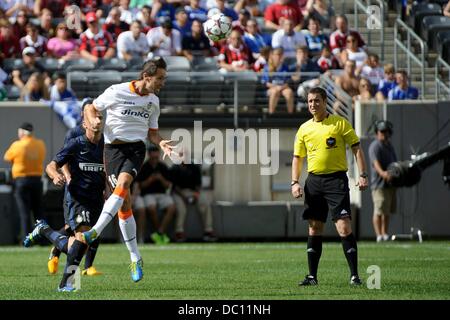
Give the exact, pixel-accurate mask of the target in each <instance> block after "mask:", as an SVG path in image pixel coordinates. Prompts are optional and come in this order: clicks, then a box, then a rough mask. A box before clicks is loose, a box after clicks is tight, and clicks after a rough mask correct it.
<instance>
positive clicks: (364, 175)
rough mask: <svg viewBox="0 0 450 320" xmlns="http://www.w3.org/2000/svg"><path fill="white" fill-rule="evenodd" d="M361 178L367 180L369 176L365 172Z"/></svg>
mask: <svg viewBox="0 0 450 320" xmlns="http://www.w3.org/2000/svg"><path fill="white" fill-rule="evenodd" d="M359 176H360V177H361V178H364V179H367V177H368V176H369V175H368V174H367V172H363V173H361V174H360V175H359Z"/></svg>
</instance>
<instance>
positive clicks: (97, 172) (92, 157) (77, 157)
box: [53, 135, 105, 201]
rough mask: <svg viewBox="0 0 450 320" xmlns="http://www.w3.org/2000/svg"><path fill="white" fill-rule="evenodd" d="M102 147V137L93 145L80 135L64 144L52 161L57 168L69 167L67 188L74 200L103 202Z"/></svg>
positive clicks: (84, 136)
mask: <svg viewBox="0 0 450 320" xmlns="http://www.w3.org/2000/svg"><path fill="white" fill-rule="evenodd" d="M103 147H104V140H103V136H102V138H101V140H100V141H99V143H98V144H93V143H91V142H90V141H89V140H88V139H87V137H86V135H81V136H78V137H75V138H72V139H70V140H68V141H67V142H66V143H64V146H63V147H62V149H61V150H60V151H59V152H58V153H57V154H56V156H55V158H54V159H53V160H54V161H55V162H56V163H57V164H58V166H59V167H62V166H63V165H65V164H66V163H67V164H68V165H69V171H70V175H71V180H70V183H69V186H68V187H67V188H68V190H69V192H70V194H71V195H72V196H73V197H74V198H76V197H82V198H83V199H86V200H93V201H103V190H104V189H105V173H104V169H103Z"/></svg>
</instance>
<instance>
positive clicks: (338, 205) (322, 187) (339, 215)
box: [303, 171, 351, 222]
mask: <svg viewBox="0 0 450 320" xmlns="http://www.w3.org/2000/svg"><path fill="white" fill-rule="evenodd" d="M304 190H305V211H304V212H303V219H305V220H310V219H312V220H318V221H322V222H326V221H327V216H328V212H330V214H331V218H332V220H333V221H334V222H336V221H337V220H339V219H343V218H350V219H351V212H350V189H349V187H348V178H347V173H346V172H344V171H341V172H334V173H330V174H322V175H316V174H312V173H309V174H308V178H306V182H305V189H304Z"/></svg>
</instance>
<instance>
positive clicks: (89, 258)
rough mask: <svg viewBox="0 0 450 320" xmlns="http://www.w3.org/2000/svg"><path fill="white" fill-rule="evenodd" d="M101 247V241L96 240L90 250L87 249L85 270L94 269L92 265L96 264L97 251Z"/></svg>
mask: <svg viewBox="0 0 450 320" xmlns="http://www.w3.org/2000/svg"><path fill="white" fill-rule="evenodd" d="M99 245H100V240H99V239H95V241H94V242H92V243H91V244H90V245H89V248H88V249H87V252H86V258H85V259H84V269H88V268H90V267H92V265H93V264H94V259H95V255H96V254H97V249H98V246H99Z"/></svg>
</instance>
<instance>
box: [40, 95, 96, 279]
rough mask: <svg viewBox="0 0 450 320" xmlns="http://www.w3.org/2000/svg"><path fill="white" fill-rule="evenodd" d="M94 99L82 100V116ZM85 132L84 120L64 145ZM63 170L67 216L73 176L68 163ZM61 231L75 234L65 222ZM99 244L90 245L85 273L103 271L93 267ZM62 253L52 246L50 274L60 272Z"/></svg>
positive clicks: (71, 234)
mask: <svg viewBox="0 0 450 320" xmlns="http://www.w3.org/2000/svg"><path fill="white" fill-rule="evenodd" d="M93 101H94V99H92V98H89V97H87V98H84V99H83V101H82V102H81V115H82V116H83V111H84V107H85V106H86V105H88V104H91V103H92V102H93ZM85 133H86V130H85V129H84V127H83V122H81V123H80V124H79V125H77V126H76V127H74V128H72V129H70V130H69V131H67V133H66V137H65V139H64V145H67V144H68V142H69V140H71V139H73V138H76V137H79V136H83V135H84V134H85ZM61 170H62V173H63V174H64V176H65V178H66V186H65V188H64V200H63V201H64V202H63V207H64V215H65V216H67V214H68V213H67V211H68V200H67V185H68V184H69V182H70V178H71V174H70V170H69V165H68V164H67V163H66V164H65V165H63V166H62V168H61ZM59 233H61V234H62V235H65V236H68V237H70V236H73V235H74V233H73V231H72V229H70V226H69V225H68V224H65V225H64V227H62V228H61V229H60V230H59ZM98 245H99V241H94V242H93V243H92V244H91V245H90V246H89V248H88V250H87V252H86V259H85V260H84V270H83V271H82V274H83V275H88V276H96V275H100V274H101V272H98V271H97V270H96V269H95V267H93V264H94V259H95V255H96V253H97V249H98ZM60 254H61V251H60V250H59V249H58V248H57V247H52V249H51V251H50V256H49V258H48V262H47V269H48V272H49V273H50V274H55V273H57V272H58V263H59V256H60Z"/></svg>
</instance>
